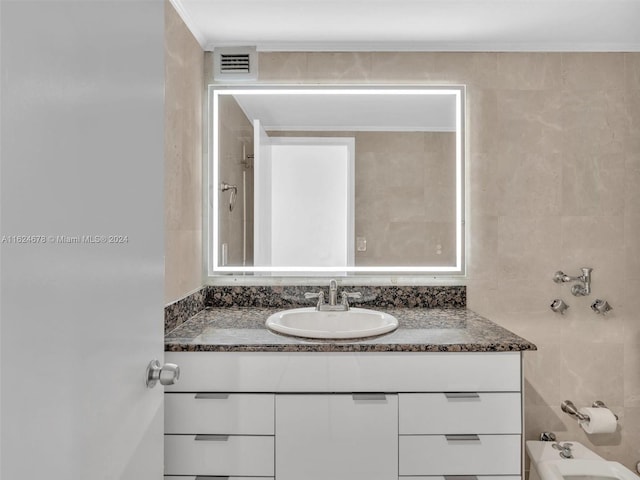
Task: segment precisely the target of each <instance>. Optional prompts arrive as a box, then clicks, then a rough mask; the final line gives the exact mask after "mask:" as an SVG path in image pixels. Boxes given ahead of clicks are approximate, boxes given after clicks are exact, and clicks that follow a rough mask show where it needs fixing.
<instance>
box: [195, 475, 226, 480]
mask: <svg viewBox="0 0 640 480" xmlns="http://www.w3.org/2000/svg"><path fill="white" fill-rule="evenodd" d="M214 478H215V479H217V480H222V479H223V478H229V475H224V476H223V475H197V476H196V479H195V480H212V479H214Z"/></svg>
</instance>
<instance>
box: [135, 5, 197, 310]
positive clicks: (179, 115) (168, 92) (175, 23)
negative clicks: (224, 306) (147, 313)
mask: <svg viewBox="0 0 640 480" xmlns="http://www.w3.org/2000/svg"><path fill="white" fill-rule="evenodd" d="M203 60H204V52H203V51H202V49H201V48H200V45H199V44H198V43H197V42H196V40H195V39H194V38H193V35H192V34H191V32H189V30H188V29H187V27H186V26H185V25H184V23H183V21H182V19H181V18H180V17H179V16H178V14H177V13H176V11H175V10H174V8H173V7H172V6H171V4H170V3H169V2H168V1H167V2H165V113H164V115H165V127H164V128H165V136H164V137H165V140H164V141H165V144H164V152H165V155H164V156H165V158H164V162H165V199H164V201H165V302H166V303H167V304H168V303H171V302H173V301H175V300H179V299H180V298H182V297H184V296H185V295H186V294H188V293H190V292H192V291H194V290H196V289H198V288H200V287H201V286H202V270H203V266H202V85H203ZM140 221H144V219H140Z"/></svg>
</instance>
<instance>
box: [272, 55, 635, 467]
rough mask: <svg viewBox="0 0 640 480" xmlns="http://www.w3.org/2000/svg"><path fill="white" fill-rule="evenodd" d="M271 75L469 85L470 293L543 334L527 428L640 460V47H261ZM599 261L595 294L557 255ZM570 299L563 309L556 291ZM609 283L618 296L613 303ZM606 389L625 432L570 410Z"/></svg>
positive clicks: (479, 306) (578, 263)
mask: <svg viewBox="0 0 640 480" xmlns="http://www.w3.org/2000/svg"><path fill="white" fill-rule="evenodd" d="M260 81H261V82H283V83H284V82H287V83H304V82H320V81H322V82H337V83H339V82H345V83H369V82H370V83H422V82H426V83H436V84H437V83H463V84H466V85H467V86H468V91H467V108H468V111H467V114H468V124H467V127H468V192H467V195H468V217H467V219H468V222H467V225H468V229H469V244H468V266H469V279H468V297H469V307H470V308H472V309H474V310H476V311H477V312H479V313H481V314H483V315H486V316H487V317H489V318H491V319H493V320H494V321H496V322H498V323H500V324H502V325H504V326H505V327H507V328H509V329H511V330H513V331H515V332H516V333H519V334H521V335H523V336H525V337H527V338H528V339H530V340H532V341H534V342H536V343H537V344H538V346H539V348H540V350H539V351H537V352H531V353H527V354H526V355H525V363H526V365H525V379H526V385H525V389H526V395H525V396H526V399H525V403H526V425H525V428H526V437H527V438H529V439H532V438H535V437H537V435H538V434H539V432H541V431H543V430H552V431H555V432H556V433H557V434H558V436H559V438H560V439H562V440H564V439H576V440H579V441H581V442H583V443H585V444H586V445H588V446H590V447H591V448H593V449H594V450H595V451H597V452H599V453H600V454H603V455H606V456H607V457H609V458H611V459H614V460H618V461H621V462H623V463H624V464H626V465H627V466H629V467H632V468H635V462H636V461H638V460H640V187H639V185H640V54H637V53H634V54H624V53H603V54H601V53H271V54H269V53H262V54H260ZM582 266H590V267H593V268H594V272H593V292H594V293H593V295H592V296H590V297H588V298H576V297H573V296H572V295H571V294H570V293H569V287H568V286H567V285H563V286H560V285H556V284H554V283H553V282H552V281H551V277H552V275H553V273H554V272H555V271H556V270H559V269H562V270H564V271H565V272H567V273H569V274H571V275H576V274H577V273H578V269H579V268H580V267H582ZM556 297H559V298H564V299H565V301H567V302H568V303H569V304H570V306H571V307H570V309H569V311H568V312H567V314H566V315H565V316H564V317H559V316H558V315H556V314H554V313H552V312H551V311H550V310H549V304H550V303H551V301H552V300H553V299H554V298H556ZM595 298H604V299H606V300H608V301H609V302H610V303H611V304H612V305H613V307H614V310H613V312H612V313H611V314H610V315H608V316H607V317H604V318H603V317H602V316H598V315H595V314H594V313H592V312H591V310H590V308H589V304H590V302H592V301H593V300H595ZM563 399H572V400H573V401H574V402H575V403H576V404H577V405H579V406H583V405H586V404H588V403H590V402H592V401H593V400H596V399H599V400H603V401H604V402H605V403H607V404H609V405H610V406H611V408H612V409H614V410H615V411H616V412H617V413H618V415H620V417H621V420H620V427H619V431H618V432H617V433H615V434H611V435H600V436H591V437H587V436H586V435H584V434H583V433H582V431H581V430H580V429H579V428H578V427H577V424H576V422H575V421H573V420H572V419H570V418H568V417H567V416H566V415H565V414H563V413H562V412H561V411H560V402H561V401H562V400H563Z"/></svg>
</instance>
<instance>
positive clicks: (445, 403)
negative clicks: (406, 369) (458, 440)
mask: <svg viewBox="0 0 640 480" xmlns="http://www.w3.org/2000/svg"><path fill="white" fill-rule="evenodd" d="M398 403H399V415H400V422H399V431H400V434H401V435H402V434H409V435H425V434H426V435H429V434H436V435H437V434H447V433H449V434H452V433H469V432H473V433H478V434H480V433H484V434H492V433H493V434H498V433H520V432H521V430H522V414H521V408H522V403H521V398H520V393H519V392H513V393H502V392H500V393H475V392H448V393H402V394H399V395H398Z"/></svg>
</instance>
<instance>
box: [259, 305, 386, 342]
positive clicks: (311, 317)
mask: <svg viewBox="0 0 640 480" xmlns="http://www.w3.org/2000/svg"><path fill="white" fill-rule="evenodd" d="M266 326H267V327H268V328H270V329H271V330H274V331H276V332H279V333H284V334H286V335H294V336H296V337H307V338H325V339H331V338H363V337H373V336H375V335H382V334H383V333H388V332H392V331H393V330H395V329H396V328H398V319H397V318H396V317H394V316H393V315H389V314H387V313H383V312H376V311H375V310H368V309H366V308H351V309H349V310H347V311H345V312H326V311H318V310H316V309H315V308H314V307H308V308H294V309H291V310H283V311H282V312H278V313H274V314H273V315H271V316H270V317H269V318H268V319H267V321H266Z"/></svg>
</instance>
